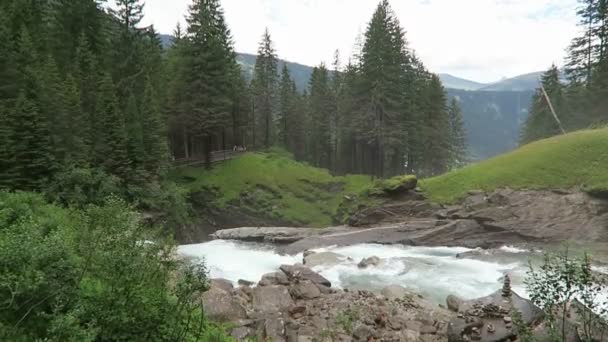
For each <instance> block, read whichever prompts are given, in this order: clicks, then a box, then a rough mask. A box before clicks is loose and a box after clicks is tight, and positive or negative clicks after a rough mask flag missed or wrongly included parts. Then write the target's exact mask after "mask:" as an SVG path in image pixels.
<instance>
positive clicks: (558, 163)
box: [421, 128, 608, 203]
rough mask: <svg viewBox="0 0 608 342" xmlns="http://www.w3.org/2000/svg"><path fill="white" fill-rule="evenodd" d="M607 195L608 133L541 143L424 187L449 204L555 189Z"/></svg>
mask: <svg viewBox="0 0 608 342" xmlns="http://www.w3.org/2000/svg"><path fill="white" fill-rule="evenodd" d="M577 186H581V187H583V189H585V190H587V191H590V192H605V191H608V128H602V129H596V130H585V131H578V132H574V133H570V134H567V135H562V136H558V137H554V138H551V139H546V140H542V141H538V142H535V143H532V144H529V145H526V146H523V147H521V148H519V149H517V150H515V151H513V152H510V153H507V154H504V155H501V156H498V157H495V158H493V159H489V160H487V161H484V162H481V163H478V164H474V165H471V166H469V167H466V168H463V169H460V170H456V171H453V172H450V173H448V174H445V175H442V176H439V177H435V178H430V179H426V180H424V181H422V182H421V187H422V189H423V190H424V191H425V192H426V194H427V195H428V196H429V197H430V198H431V199H432V200H434V201H437V202H443V203H450V202H454V201H455V200H457V199H459V198H461V197H463V196H464V195H466V193H467V191H470V190H486V191H492V190H494V189H497V188H501V187H510V188H514V189H556V188H572V187H577Z"/></svg>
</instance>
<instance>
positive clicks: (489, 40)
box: [146, 0, 577, 82]
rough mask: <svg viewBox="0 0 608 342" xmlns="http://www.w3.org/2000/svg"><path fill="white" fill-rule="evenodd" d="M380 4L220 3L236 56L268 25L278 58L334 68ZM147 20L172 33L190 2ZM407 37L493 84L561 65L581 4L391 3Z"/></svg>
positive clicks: (178, 1)
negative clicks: (331, 64)
mask: <svg viewBox="0 0 608 342" xmlns="http://www.w3.org/2000/svg"><path fill="white" fill-rule="evenodd" d="M378 1H379V0H222V6H223V8H224V10H225V14H226V19H227V21H228V24H229V26H230V28H231V31H232V34H233V38H234V41H235V46H236V50H237V51H239V52H248V53H255V52H256V50H257V45H258V42H259V40H260V37H261V35H262V33H263V31H264V28H265V27H268V28H269V29H270V32H271V34H272V36H273V39H274V41H275V47H276V48H277V52H278V54H279V56H280V57H281V58H285V59H287V60H291V61H297V62H300V63H304V64H309V65H316V64H318V63H320V62H322V61H324V62H326V63H329V62H331V60H332V56H333V53H334V51H335V50H336V49H339V50H340V51H341V55H342V56H344V57H345V59H346V57H347V56H349V55H350V54H351V51H352V48H353V46H354V43H355V39H356V37H357V34H358V33H359V32H362V31H364V30H365V28H366V25H367V22H368V21H369V19H370V18H371V16H372V14H373V11H374V9H375V7H376V6H377V4H378ZM146 2H147V5H146V14H147V16H146V21H147V23H154V24H155V25H156V26H157V28H158V29H159V30H160V31H161V32H163V33H170V32H171V31H172V29H173V27H174V26H175V24H176V22H177V21H178V20H182V21H183V16H184V14H185V12H186V9H187V4H188V3H189V0H147V1H146ZM391 4H392V6H393V9H394V10H395V12H396V14H397V16H398V17H399V19H400V21H401V25H402V26H403V28H404V29H405V30H406V31H407V39H408V41H409V42H410V46H411V47H412V48H414V49H415V50H416V51H417V53H418V55H419V56H420V57H421V58H422V60H423V61H424V63H425V64H426V65H427V66H428V67H429V68H430V69H431V70H433V71H435V72H448V73H453V74H455V75H457V76H461V77H467V78H470V79H473V80H476V81H485V82H491V81H495V80H497V79H500V78H501V77H503V76H514V75H517V74H522V73H527V72H531V71H537V70H542V69H546V68H548V67H549V66H550V65H551V64H552V63H557V64H561V62H562V60H563V57H564V54H565V53H564V51H565V48H566V47H567V46H568V44H569V42H570V40H571V39H572V38H573V37H574V36H575V35H576V33H577V28H576V21H577V20H576V14H575V10H576V6H577V1H576V0H458V1H455V0H416V1H414V0H408V1H399V0H393V1H391Z"/></svg>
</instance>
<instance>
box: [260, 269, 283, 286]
mask: <svg viewBox="0 0 608 342" xmlns="http://www.w3.org/2000/svg"><path fill="white" fill-rule="evenodd" d="M258 285H260V286H268V285H289V279H288V278H287V275H286V274H285V273H283V272H273V273H267V274H264V275H263V276H262V280H260V282H259V283H258Z"/></svg>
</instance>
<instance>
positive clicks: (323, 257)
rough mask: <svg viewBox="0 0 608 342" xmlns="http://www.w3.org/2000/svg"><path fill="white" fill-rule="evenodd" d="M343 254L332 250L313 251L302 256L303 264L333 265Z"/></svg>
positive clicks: (342, 257) (310, 265)
mask: <svg viewBox="0 0 608 342" xmlns="http://www.w3.org/2000/svg"><path fill="white" fill-rule="evenodd" d="M343 259H346V257H345V256H343V255H340V254H338V253H333V252H321V253H313V254H308V255H305V256H304V265H306V266H308V267H315V266H320V265H325V266H334V265H337V264H339V263H340V262H341V261H342V260H343Z"/></svg>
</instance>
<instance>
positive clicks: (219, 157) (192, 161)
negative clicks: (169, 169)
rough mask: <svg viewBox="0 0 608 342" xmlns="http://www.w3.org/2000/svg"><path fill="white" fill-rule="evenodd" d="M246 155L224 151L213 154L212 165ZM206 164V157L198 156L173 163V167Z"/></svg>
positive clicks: (239, 152)
mask: <svg viewBox="0 0 608 342" xmlns="http://www.w3.org/2000/svg"><path fill="white" fill-rule="evenodd" d="M243 153H246V152H244V151H234V150H223V151H213V152H211V164H215V163H220V162H223V161H226V160H230V159H232V158H235V157H237V156H240V155H242V154H243ZM205 163H206V160H205V156H196V157H190V158H180V159H175V160H174V161H173V167H189V166H200V165H204V164H205Z"/></svg>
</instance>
